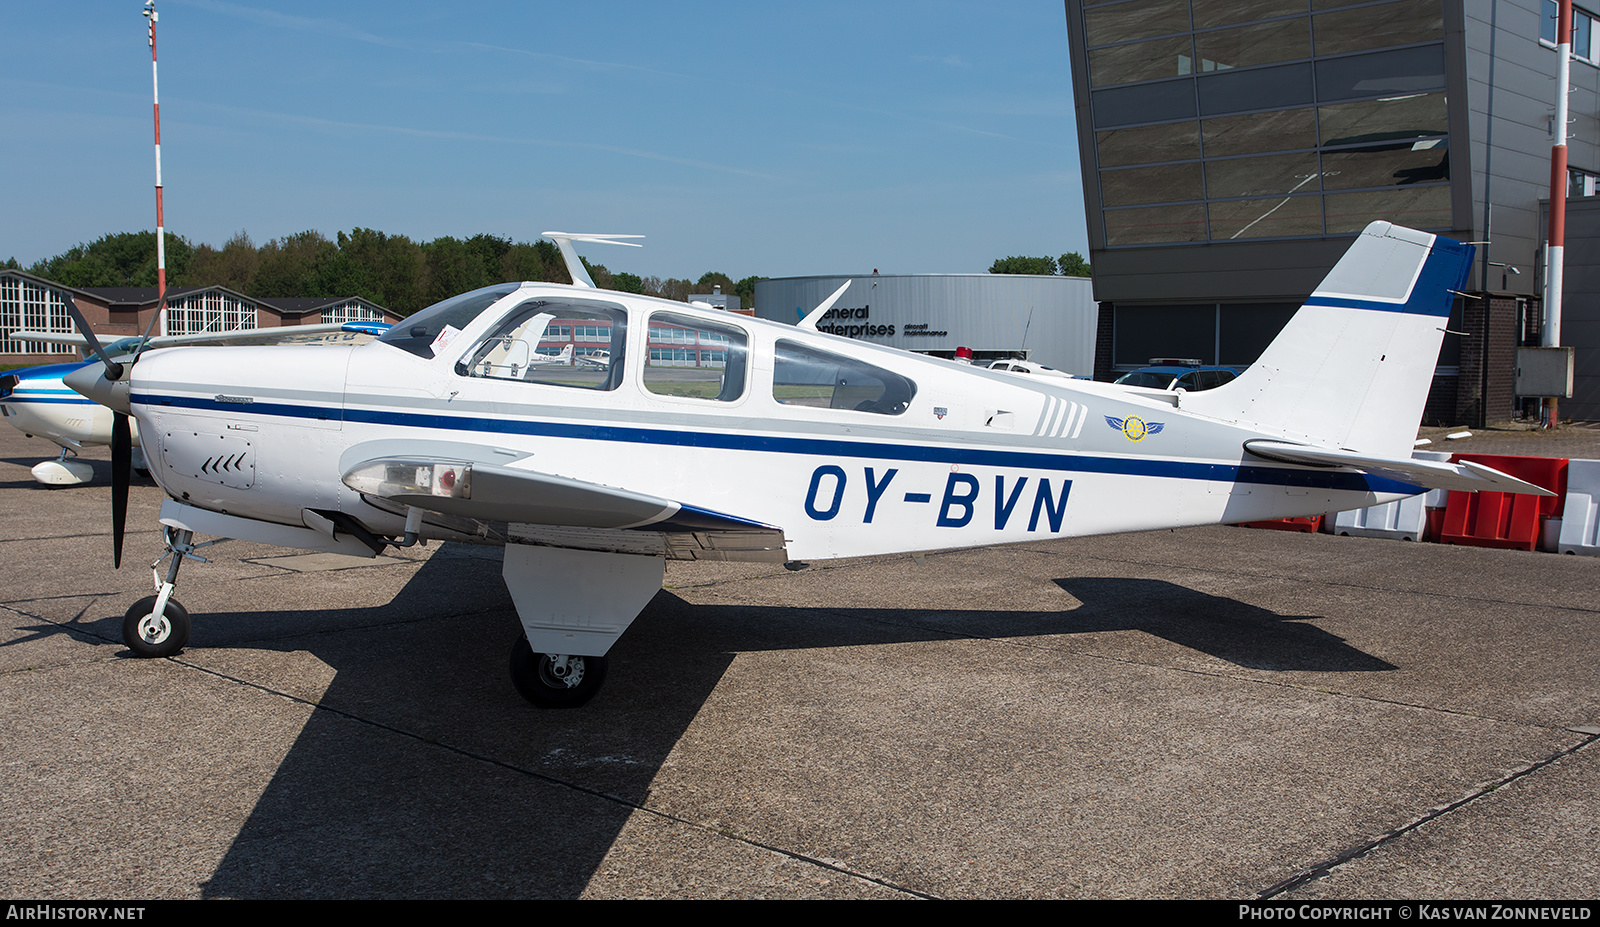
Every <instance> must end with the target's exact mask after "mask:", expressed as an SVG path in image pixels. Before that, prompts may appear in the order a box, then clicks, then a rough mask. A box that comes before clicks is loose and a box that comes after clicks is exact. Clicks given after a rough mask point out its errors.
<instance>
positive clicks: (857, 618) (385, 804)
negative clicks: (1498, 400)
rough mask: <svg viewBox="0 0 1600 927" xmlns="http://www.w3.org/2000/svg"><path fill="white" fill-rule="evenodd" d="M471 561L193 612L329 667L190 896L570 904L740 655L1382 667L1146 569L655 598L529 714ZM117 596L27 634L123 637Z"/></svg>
mask: <svg viewBox="0 0 1600 927" xmlns="http://www.w3.org/2000/svg"><path fill="white" fill-rule="evenodd" d="M486 553H487V552H486V551H484V550H482V549H464V552H463V549H455V550H454V551H453V550H452V548H450V547H449V546H447V547H445V548H442V549H441V550H440V551H439V552H438V553H436V554H435V555H434V556H433V558H432V559H430V560H429V561H428V562H427V563H425V564H424V565H423V566H422V567H421V568H420V569H418V570H417V572H416V573H415V574H414V575H413V576H412V578H411V579H410V580H409V581H408V582H407V583H406V585H405V588H404V589H402V590H401V591H400V592H399V593H398V594H396V595H395V596H394V597H393V599H392V600H391V601H390V602H388V603H386V604H384V605H381V606H377V607H367V608H351V609H337V608H335V609H328V610H317V611H299V612H243V611H240V612H233V613H226V612H224V613H211V614H203V615H197V616H196V617H197V622H196V627H195V634H194V637H193V638H191V646H192V647H196V648H199V647H204V648H212V647H224V648H247V649H255V650H267V651H279V652H282V653H285V654H292V653H296V652H305V653H309V655H310V656H311V657H314V658H315V659H316V660H317V661H319V662H320V663H321V664H324V665H325V666H326V667H329V668H331V669H332V670H333V674H332V680H331V682H330V683H329V684H328V686H327V688H326V689H325V690H324V691H322V692H321V693H320V695H314V697H315V700H316V701H317V703H318V704H319V705H320V706H321V707H322V708H323V709H325V710H318V711H312V712H311V713H310V715H309V717H308V719H307V720H306V722H305V724H304V726H303V727H302V729H301V730H300V732H299V733H298V736H297V737H296V738H295V742H294V744H293V745H292V746H291V747H290V748H289V750H288V752H287V753H286V754H285V755H284V757H283V759H282V761H281V762H280V764H279V766H278V768H277V770H276V771H275V772H274V774H273V776H272V778H271V781H270V782H269V783H268V785H267V786H266V788H265V789H264V791H263V792H262V794H261V796H260V798H259V799H258V801H257V802H256V804H255V806H254V808H253V810H252V812H251V814H250V816H249V817H248V819H247V820H246V822H245V823H244V825H243V826H242V828H241V829H240V831H239V833H238V835H237V837H236V838H235V839H234V840H233V843H232V844H231V846H230V848H229V849H228V851H227V853H226V854H225V856H224V858H223V859H222V861H221V863H220V864H219V865H218V867H217V869H216V871H215V872H214V873H212V874H211V876H210V878H209V879H207V880H205V882H204V883H203V891H204V894H205V895H206V896H208V897H248V898H296V897H298V898H330V897H344V898H351V897H354V898H365V897H428V898H452V897H462V898H488V897H548V898H570V897H576V896H578V895H580V894H581V893H582V892H583V891H584V889H585V887H586V886H587V885H588V884H589V882H590V880H591V879H592V878H593V877H594V875H595V874H596V872H597V870H598V868H599V867H600V866H601V865H602V863H603V861H604V859H605V857H606V856H607V854H608V852H609V851H610V850H611V848H612V846H613V844H614V843H615V842H616V841H617V838H618V837H619V835H620V834H621V832H622V828H623V827H624V825H625V824H627V822H628V821H629V818H630V815H631V814H632V813H633V811H634V806H636V805H642V804H644V803H645V801H646V800H647V798H648V796H649V792H650V785H651V782H652V781H653V779H654V778H655V776H656V773H657V771H658V770H659V769H660V767H661V764H662V763H663V762H665V760H666V758H667V756H668V755H669V754H670V753H671V751H672V750H673V748H674V746H675V745H676V744H677V743H678V740H679V738H680V737H681V736H682V735H683V733H684V732H685V731H686V730H687V728H688V727H689V725H690V724H691V723H692V722H693V721H694V719H695V716H696V715H697V713H698V712H699V711H700V710H701V708H702V706H703V705H704V704H705V702H706V700H707V699H708V698H709V697H710V695H711V693H712V691H713V690H714V689H715V688H716V687H717V685H718V684H719V682H720V681H721V679H722V678H723V675H724V674H725V673H726V671H727V670H728V668H729V666H730V665H731V664H732V662H733V660H734V658H735V656H736V655H737V654H738V653H741V652H760V651H771V650H801V649H810V648H827V647H845V646H859V645H868V646H870V645H874V644H878V645H882V644H894V643H903V642H923V641H948V640H961V639H964V638H1008V637H1033V636H1040V635H1059V636H1064V637H1067V638H1070V637H1071V636H1072V635H1077V634H1088V633H1094V632H1103V631H1117V630H1137V631H1142V632H1145V633H1148V634H1151V635H1154V636H1156V637H1160V638H1163V639H1165V640H1168V641H1170V642H1172V643H1174V644H1178V645H1181V646H1183V647H1188V648H1193V649H1194V650H1197V651H1200V652H1203V653H1206V654H1210V655H1212V656H1215V657H1217V658H1220V659H1223V660H1227V661H1230V662H1233V663H1235V664H1237V665H1239V666H1242V667H1248V668H1254V669H1264V670H1313V671H1333V672H1351V671H1357V672H1360V671H1375V670H1383V669H1390V668H1392V667H1391V666H1390V665H1389V664H1387V663H1384V662H1383V661H1381V660H1377V659H1375V658H1373V657H1370V656H1367V655H1365V654H1362V653H1361V652H1360V651H1358V650H1356V649H1355V648H1353V647H1351V646H1349V645H1348V644H1346V643H1345V642H1344V641H1342V640H1341V639H1339V638H1338V637H1336V636H1334V635H1331V634H1328V633H1327V632H1324V631H1322V630H1320V629H1318V628H1316V627H1315V626H1314V625H1311V624H1309V623H1307V622H1305V621H1303V620H1301V619H1298V618H1287V617H1284V616H1280V615H1277V614H1275V613H1273V612H1271V611H1268V610H1266V609H1262V608H1258V607H1256V606H1252V605H1248V604H1245V603H1242V602H1239V601H1237V600H1234V599H1229V598H1225V597H1220V596H1212V595H1207V594H1204V593H1200V592H1196V591H1194V590H1191V589H1187V588H1185V587H1183V586H1180V585H1176V584H1174V583H1169V582H1163V581H1159V580H1148V579H1122V578H1112V577H1090V578H1071V579H1058V580H1056V581H1055V582H1056V583H1057V585H1059V586H1060V587H1061V588H1062V589H1063V590H1065V591H1066V592H1067V593H1068V594H1070V595H1071V596H1072V597H1074V598H1075V599H1077V600H1078V603H1079V604H1077V605H1076V607H1074V608H1069V609H1066V610H1061V611H1001V610H980V611H971V610H966V611H957V610H950V611H926V610H895V609H881V608H849V607H844V608H839V607H831V606H830V607H822V608H818V607H809V608H808V607H779V606H738V605H730V606H721V605H696V604H691V603H688V602H685V601H684V600H683V599H682V598H680V597H679V596H678V595H676V594H674V593H673V592H671V591H669V590H663V591H662V592H661V593H659V594H658V595H657V596H656V598H655V599H654V600H653V601H652V602H651V604H650V606H649V607H648V608H646V610H645V612H644V613H643V615H641V616H640V618H639V620H638V621H637V622H635V624H634V626H633V628H632V629H631V630H630V631H629V633H628V634H627V635H625V636H624V637H623V638H622V640H621V641H620V642H619V643H618V644H617V646H616V647H615V648H613V651H612V658H611V668H610V674H609V679H608V681H607V684H606V687H605V689H603V690H602V692H601V693H600V695H599V696H598V697H597V698H596V699H595V700H594V701H593V702H591V703H590V704H589V705H588V706H587V707H585V708H584V709H581V710H578V711H539V710H537V709H534V708H532V707H530V706H528V705H527V704H525V703H524V702H523V701H522V700H521V699H520V698H518V697H517V695H516V694H515V693H514V691H513V690H512V688H511V685H510V683H509V681H508V680H507V678H506V672H505V661H506V658H507V654H508V652H509V649H510V644H511V642H512V640H513V639H514V637H515V635H516V634H517V633H518V632H519V631H520V626H519V625H518V624H517V622H516V619H515V617H514V612H513V610H512V607H511V604H510V599H509V596H508V595H507V594H506V593H505V591H504V587H503V584H502V583H501V582H500V577H499V561H498V558H497V557H490V556H487V555H486ZM190 580H191V582H199V581H202V580H201V579H200V578H199V577H197V576H195V575H194V574H192V573H191V575H190ZM116 601H117V600H115V598H114V597H109V598H104V599H102V598H99V597H97V598H96V600H95V602H94V603H93V604H92V605H90V606H88V608H87V609H86V613H85V615H84V616H83V617H82V618H80V619H79V620H77V621H74V622H72V623H70V624H69V625H66V626H62V625H49V626H48V627H40V628H37V629H28V630H37V631H38V632H39V634H40V635H42V634H47V633H61V632H63V631H65V630H67V629H69V628H71V629H72V630H76V631H79V632H84V633H89V634H93V635H94V636H96V637H99V638H102V639H109V640H117V639H119V638H118V630H117V625H118V619H117V618H115V617H110V616H108V615H106V613H107V612H108V611H109V610H110V606H113V605H115V604H116ZM90 615H98V616H105V617H95V618H92V619H91V618H89V616H90ZM85 619H87V620H85ZM28 639H32V638H31V637H30V638H28ZM13 642H14V643H19V642H20V641H13ZM179 659H182V656H180V657H179ZM199 662H201V663H202V664H204V663H206V662H208V661H205V660H201V661H199ZM247 681H249V682H255V683H259V684H261V685H266V686H268V687H271V686H273V684H274V683H273V680H270V679H249V680H247ZM222 749H226V747H223V748H222ZM655 839H664V838H661V837H657V838H655Z"/></svg>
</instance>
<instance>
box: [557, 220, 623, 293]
mask: <svg viewBox="0 0 1600 927" xmlns="http://www.w3.org/2000/svg"><path fill="white" fill-rule="evenodd" d="M540 234H542V235H543V236H544V237H545V238H548V239H550V240H551V241H553V242H555V243H556V247H557V248H560V249H561V258H562V260H564V261H566V262H567V273H568V274H570V275H571V276H572V285H573V286H586V287H588V288H589V289H591V290H594V289H598V287H596V286H595V285H594V280H593V279H592V278H591V277H590V276H589V270H588V268H586V267H584V266H583V261H582V260H581V259H580V258H579V257H578V252H577V251H576V250H574V249H573V247H572V243H573V242H575V241H596V242H600V243H601V244H606V245H626V246H628V247H629V248H643V247H644V245H637V244H634V243H633V242H631V241H618V240H617V239H619V238H643V237H644V236H643V235H601V234H598V233H595V232H541V233H540Z"/></svg>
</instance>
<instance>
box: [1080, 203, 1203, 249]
mask: <svg viewBox="0 0 1600 927" xmlns="http://www.w3.org/2000/svg"><path fill="white" fill-rule="evenodd" d="M1104 215H1105V220H1106V244H1107V245H1152V244H1160V243H1165V242H1177V241H1205V240H1206V210H1205V207H1204V206H1202V205H1200V204H1199V203H1192V204H1187V205H1182V206H1154V207H1149V206H1146V207H1142V208H1138V209H1108V210H1106V211H1105V213H1104Z"/></svg>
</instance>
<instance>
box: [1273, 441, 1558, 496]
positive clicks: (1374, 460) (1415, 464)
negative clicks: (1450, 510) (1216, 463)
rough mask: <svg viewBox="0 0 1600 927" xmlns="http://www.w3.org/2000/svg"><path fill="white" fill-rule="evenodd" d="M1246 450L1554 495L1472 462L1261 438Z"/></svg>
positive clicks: (1440, 483)
mask: <svg viewBox="0 0 1600 927" xmlns="http://www.w3.org/2000/svg"><path fill="white" fill-rule="evenodd" d="M1244 448H1245V450H1247V451H1249V452H1250V453H1252V454H1255V455H1256V456H1257V457H1265V458H1266V459H1268V460H1279V461H1283V462H1285V463H1297V464H1306V465H1308V466H1313V467H1349V468H1350V469H1353V470H1360V471H1361V472H1363V473H1370V474H1372V475H1373V476H1382V477H1387V478H1388V479H1393V480H1399V481H1400V482H1402V483H1414V484H1416V485H1417V486H1422V487H1425V488H1428V489H1449V490H1454V491H1462V492H1477V491H1479V490H1487V491H1489V492H1515V493H1527V494H1529V495H1534V496H1554V495H1555V493H1553V492H1551V491H1550V490H1548V489H1545V488H1544V487H1542V486H1535V485H1534V484H1532V483H1529V482H1526V481H1524V480H1519V479H1517V478H1516V477H1514V476H1512V475H1510V474H1509V473H1501V472H1500V471H1499V470H1496V469H1494V468H1492V467H1485V466H1484V465H1483V464H1479V463H1473V462H1472V461H1467V460H1464V461H1461V462H1460V463H1450V462H1448V461H1443V460H1417V459H1415V458H1409V457H1408V458H1399V459H1397V458H1390V457H1375V456H1371V455H1368V454H1361V453H1358V452H1356V451H1346V450H1338V449H1335V448H1327V447H1311V446H1309V445H1304V444H1290V443H1288V442H1285V441H1272V440H1269V439H1265V438H1259V439H1256V440H1254V441H1246V442H1245V443H1244Z"/></svg>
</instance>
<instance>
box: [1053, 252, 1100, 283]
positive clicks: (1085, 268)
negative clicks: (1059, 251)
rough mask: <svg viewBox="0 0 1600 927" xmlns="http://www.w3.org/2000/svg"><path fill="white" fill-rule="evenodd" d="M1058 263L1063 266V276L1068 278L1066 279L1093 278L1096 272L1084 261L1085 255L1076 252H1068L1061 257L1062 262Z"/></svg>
mask: <svg viewBox="0 0 1600 927" xmlns="http://www.w3.org/2000/svg"><path fill="white" fill-rule="evenodd" d="M1058 263H1059V264H1060V266H1061V274H1062V275H1063V276H1066V277H1093V276H1094V271H1092V270H1091V269H1090V268H1089V262H1088V261H1086V260H1084V257H1083V255H1081V254H1079V253H1078V252H1076V251H1068V252H1067V253H1066V254H1063V255H1061V260H1060V261H1059V262H1058Z"/></svg>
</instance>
